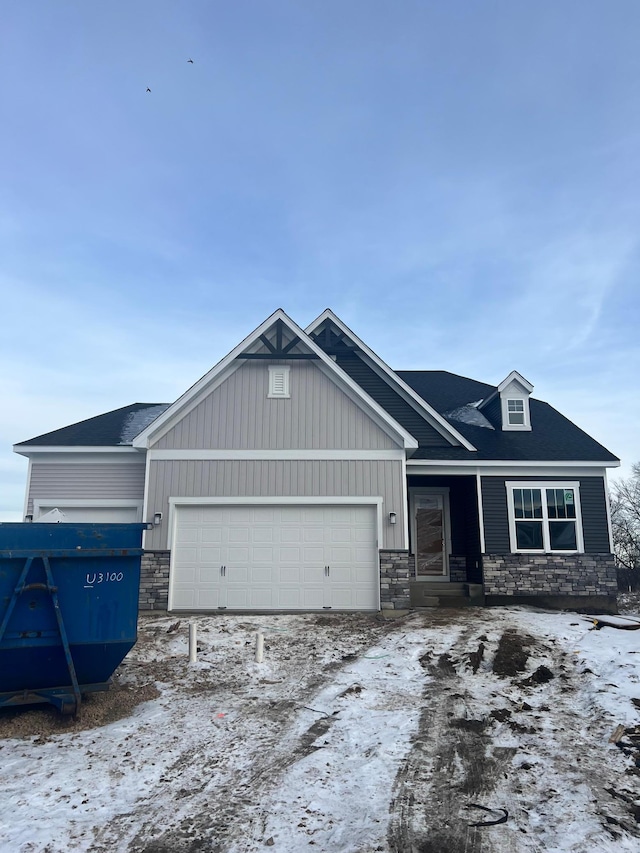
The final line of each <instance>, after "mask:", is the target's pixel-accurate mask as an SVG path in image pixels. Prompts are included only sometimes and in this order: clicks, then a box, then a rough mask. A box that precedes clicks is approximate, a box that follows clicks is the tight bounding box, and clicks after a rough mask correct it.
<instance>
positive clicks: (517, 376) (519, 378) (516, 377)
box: [497, 370, 533, 394]
mask: <svg viewBox="0 0 640 853" xmlns="http://www.w3.org/2000/svg"><path fill="white" fill-rule="evenodd" d="M514 381H515V382H517V383H518V384H519V385H522V387H523V388H524V390H525V391H528V392H529V394H530V393H531V392H532V391H533V385H532V384H531V383H530V382H529V380H528V379H525V378H524V376H523V375H522V374H521V373H518V371H517V370H512V371H511V373H510V374H509V375H508V376H507V377H505V379H503V380H502V382H501V383H500V384H499V385H498V386H497V388H498V393H501V392H502V391H504V389H505V388H506V387H507V386H508V385H510V384H511V382H514Z"/></svg>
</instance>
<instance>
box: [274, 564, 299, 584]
mask: <svg viewBox="0 0 640 853" xmlns="http://www.w3.org/2000/svg"><path fill="white" fill-rule="evenodd" d="M278 583H279V584H282V585H285V584H295V585H296V586H300V585H301V584H302V583H304V579H303V571H302V569H301V568H300V566H280V567H279V569H278Z"/></svg>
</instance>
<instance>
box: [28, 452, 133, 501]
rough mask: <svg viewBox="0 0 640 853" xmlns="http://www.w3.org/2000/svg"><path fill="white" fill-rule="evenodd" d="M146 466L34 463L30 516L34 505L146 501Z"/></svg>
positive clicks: (31, 480) (30, 482)
mask: <svg viewBox="0 0 640 853" xmlns="http://www.w3.org/2000/svg"><path fill="white" fill-rule="evenodd" d="M144 474H145V464H144V462H141V463H138V462H135V463H131V462H129V463H123V462H108V463H107V462H103V463H100V462H97V463H96V462H93V463H91V462H87V463H82V462H69V463H65V462H57V463H56V462H35V461H34V462H33V463H32V465H31V477H30V480H29V495H28V501H27V513H33V501H34V500H39V501H48V500H52V501H56V500H63V499H66V500H119V499H123V500H136V501H142V499H143V497H144Z"/></svg>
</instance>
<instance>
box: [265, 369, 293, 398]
mask: <svg viewBox="0 0 640 853" xmlns="http://www.w3.org/2000/svg"><path fill="white" fill-rule="evenodd" d="M289 370H290V367H289V365H285V364H270V365H269V393H268V395H267V396H268V397H280V398H285V399H286V398H288V397H290V396H291V394H290V392H289Z"/></svg>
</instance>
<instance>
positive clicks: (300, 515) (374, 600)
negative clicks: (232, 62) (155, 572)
mask: <svg viewBox="0 0 640 853" xmlns="http://www.w3.org/2000/svg"><path fill="white" fill-rule="evenodd" d="M378 607H379V580H378V560H377V546H376V508H375V507H374V506H255V505H253V506H220V505H217V506H177V507H176V521H175V535H174V541H173V547H172V552H171V582H170V591H169V608H170V609H171V610H216V609H218V608H226V609H229V610H326V609H335V610H377V609H378Z"/></svg>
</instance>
